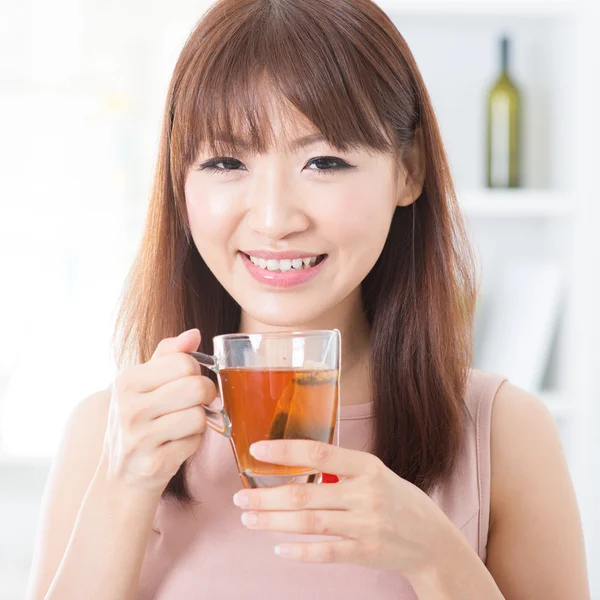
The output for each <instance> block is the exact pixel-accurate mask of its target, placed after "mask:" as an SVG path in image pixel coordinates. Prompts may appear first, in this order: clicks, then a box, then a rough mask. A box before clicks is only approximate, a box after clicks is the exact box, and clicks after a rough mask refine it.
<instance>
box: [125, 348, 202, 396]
mask: <svg viewBox="0 0 600 600" xmlns="http://www.w3.org/2000/svg"><path fill="white" fill-rule="evenodd" d="M194 375H202V368H201V367H200V363H199V362H198V361H197V360H196V359H195V358H194V357H193V356H190V355H189V354H186V353H185V352H175V353H173V352H172V353H170V354H165V355H163V356H159V357H158V358H155V359H152V360H150V361H148V362H146V363H142V364H141V365H136V366H135V367H133V369H131V370H130V371H129V372H127V373H125V374H124V375H123V377H124V382H123V383H124V385H125V387H126V388H127V389H128V390H131V391H133V392H138V393H144V392H153V391H154V390H157V389H158V388H159V387H161V386H163V385H165V384H167V383H169V382H171V381H175V380H176V379H180V378H182V377H191V376H194Z"/></svg>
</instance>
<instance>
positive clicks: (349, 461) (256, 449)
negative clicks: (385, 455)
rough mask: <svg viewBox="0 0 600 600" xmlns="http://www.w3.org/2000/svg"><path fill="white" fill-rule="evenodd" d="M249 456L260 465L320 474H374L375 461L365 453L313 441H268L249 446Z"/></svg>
mask: <svg viewBox="0 0 600 600" xmlns="http://www.w3.org/2000/svg"><path fill="white" fill-rule="evenodd" d="M250 454H252V456H254V457H255V458H257V459H258V460H261V461H263V462H269V463H275V464H280V465H288V466H297V467H312V468H315V469H317V470H318V471H321V472H324V473H333V474H335V475H342V476H347V477H355V476H359V475H365V474H368V473H372V472H374V471H375V470H376V469H378V468H379V466H380V465H379V463H380V461H379V459H378V458H377V457H376V456H374V455H373V454H369V453H368V452H361V451H359V450H350V449H348V448H340V447H339V446H332V445H331V444H325V443H323V442H315V441H313V440H269V441H261V442H256V443H255V444H252V446H250Z"/></svg>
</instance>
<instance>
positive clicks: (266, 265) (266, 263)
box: [249, 256, 319, 273]
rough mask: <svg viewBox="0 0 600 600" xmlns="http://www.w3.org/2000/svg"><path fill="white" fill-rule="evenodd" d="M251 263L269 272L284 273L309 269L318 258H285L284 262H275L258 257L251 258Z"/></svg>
mask: <svg viewBox="0 0 600 600" xmlns="http://www.w3.org/2000/svg"><path fill="white" fill-rule="evenodd" d="M249 258H250V261H251V262H252V264H253V265H256V266H257V267H260V268H261V269H267V270H268V271H281V272H283V273H285V272H287V271H293V270H299V269H308V268H310V267H312V266H314V264H315V263H316V262H317V259H318V258H319V257H318V256H309V257H307V258H294V259H290V258H283V259H282V260H275V259H273V258H271V259H269V260H266V259H264V258H257V257H256V256H249Z"/></svg>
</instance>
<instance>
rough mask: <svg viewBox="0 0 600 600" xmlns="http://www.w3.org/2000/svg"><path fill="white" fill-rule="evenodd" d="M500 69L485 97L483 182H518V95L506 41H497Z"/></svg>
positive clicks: (514, 184)
mask: <svg viewBox="0 0 600 600" xmlns="http://www.w3.org/2000/svg"><path fill="white" fill-rule="evenodd" d="M500 50H501V59H502V72H501V73H500V77H499V78H498V79H497V80H496V82H495V83H494V85H493V87H492V89H491V90H490V91H489V94H488V99H487V185H488V187H493V188H515V187H519V186H520V185H521V174H520V160H521V97H520V94H519V90H518V89H517V86H516V85H515V84H514V83H513V81H512V79H511V78H510V75H509V62H510V56H509V53H510V44H509V40H508V38H506V37H503V38H502V39H501V41H500Z"/></svg>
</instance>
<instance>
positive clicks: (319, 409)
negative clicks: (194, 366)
mask: <svg viewBox="0 0 600 600" xmlns="http://www.w3.org/2000/svg"><path fill="white" fill-rule="evenodd" d="M219 378H220V381H221V397H222V399H223V405H224V408H225V411H226V412H227V414H228V415H229V418H230V420H231V441H232V446H233V448H234V452H235V455H236V460H237V463H238V468H239V471H240V473H241V475H242V479H243V480H244V483H246V484H247V485H248V486H249V487H255V485H256V481H255V480H256V478H257V477H261V476H283V478H285V477H287V478H288V479H289V478H290V477H289V476H294V475H308V476H311V477H310V479H309V480H314V479H315V477H316V475H317V473H316V471H314V469H312V468H310V467H289V466H284V465H276V464H271V463H264V462H261V461H257V460H256V459H254V458H253V457H252V456H251V455H250V453H249V448H250V445H251V444H253V443H254V442H258V441H261V440H268V439H310V440H317V441H321V442H325V443H331V442H332V441H333V433H334V429H335V423H336V419H337V410H338V384H337V381H338V374H337V370H334V369H323V370H314V369H311V370H302V369H287V368H277V369H254V368H224V369H221V370H220V372H219ZM282 483H284V482H283V481H282Z"/></svg>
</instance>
